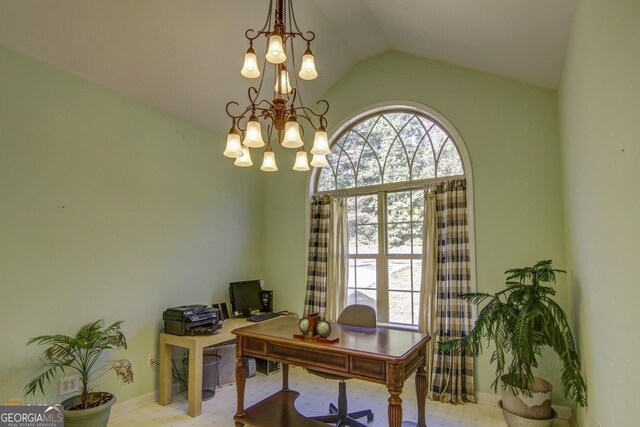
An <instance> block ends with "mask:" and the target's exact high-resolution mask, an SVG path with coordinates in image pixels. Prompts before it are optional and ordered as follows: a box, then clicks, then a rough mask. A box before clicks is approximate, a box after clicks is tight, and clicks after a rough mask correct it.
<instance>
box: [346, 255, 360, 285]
mask: <svg viewBox="0 0 640 427" xmlns="http://www.w3.org/2000/svg"><path fill="white" fill-rule="evenodd" d="M357 273H358V272H357V271H356V260H355V259H350V260H349V272H348V273H347V274H348V277H347V287H349V288H355V287H356V276H357Z"/></svg>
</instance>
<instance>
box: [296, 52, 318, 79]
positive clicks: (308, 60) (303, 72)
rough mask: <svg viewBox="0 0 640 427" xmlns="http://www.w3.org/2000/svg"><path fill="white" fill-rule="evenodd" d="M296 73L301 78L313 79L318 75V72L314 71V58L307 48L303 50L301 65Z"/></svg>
mask: <svg viewBox="0 0 640 427" xmlns="http://www.w3.org/2000/svg"><path fill="white" fill-rule="evenodd" d="M298 75H299V76H300V78H301V79H302V80H313V79H315V78H316V77H318V72H317V71H316V60H315V58H314V57H313V53H311V49H309V48H307V50H305V51H304V55H303V56H302V66H301V67H300V72H299V73H298Z"/></svg>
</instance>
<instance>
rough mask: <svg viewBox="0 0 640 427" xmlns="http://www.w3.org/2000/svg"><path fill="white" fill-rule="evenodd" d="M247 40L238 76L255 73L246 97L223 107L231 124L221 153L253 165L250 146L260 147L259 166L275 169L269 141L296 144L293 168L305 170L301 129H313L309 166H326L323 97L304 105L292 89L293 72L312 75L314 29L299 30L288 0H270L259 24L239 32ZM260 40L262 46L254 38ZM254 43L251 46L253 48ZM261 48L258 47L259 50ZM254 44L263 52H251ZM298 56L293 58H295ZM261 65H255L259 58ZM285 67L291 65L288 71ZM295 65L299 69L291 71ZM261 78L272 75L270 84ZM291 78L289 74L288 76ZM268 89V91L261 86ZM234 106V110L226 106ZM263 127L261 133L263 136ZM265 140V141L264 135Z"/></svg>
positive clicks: (295, 87)
mask: <svg viewBox="0 0 640 427" xmlns="http://www.w3.org/2000/svg"><path fill="white" fill-rule="evenodd" d="M245 37H246V39H247V41H248V42H249V43H248V44H249V47H248V48H247V50H246V52H245V55H244V64H243V66H242V69H241V71H240V74H242V75H243V76H244V77H246V78H249V79H258V82H257V83H256V85H255V86H249V88H248V90H247V95H248V98H249V102H248V104H247V105H246V106H245V107H242V106H241V105H240V104H239V103H238V102H235V101H231V102H229V103H227V107H226V112H227V115H228V116H229V118H231V121H232V126H231V130H230V131H229V134H228V135H227V145H226V147H225V150H224V153H223V154H224V155H225V156H227V157H230V158H235V163H234V164H235V165H237V166H242V167H247V166H251V165H253V162H252V161H251V154H250V149H258V148H262V147H265V145H266V148H264V155H263V161H262V166H261V167H260V169H262V170H263V171H267V172H273V171H277V170H278V167H277V166H276V162H275V152H274V151H273V148H272V144H271V141H273V144H274V145H275V144H276V142H277V143H278V144H280V145H281V146H282V147H284V148H290V149H296V150H297V152H296V160H295V163H294V165H293V169H294V170H296V171H308V170H309V163H308V157H307V152H308V149H306V148H305V143H304V140H303V139H302V136H303V135H311V134H312V133H313V134H314V141H313V147H312V148H311V150H309V151H311V153H312V154H313V159H312V161H311V165H312V166H314V167H324V166H327V165H328V163H327V159H326V156H327V155H328V154H330V152H331V151H330V149H329V141H328V138H327V132H326V131H325V129H326V127H327V121H326V119H325V115H326V114H327V111H328V110H329V103H328V102H327V101H325V100H320V101H318V102H317V104H316V107H315V108H310V107H307V106H306V105H304V103H303V102H302V97H301V93H300V91H299V89H298V78H300V79H301V80H304V81H306V80H313V79H315V78H316V77H318V71H317V70H316V64H315V58H314V56H313V53H312V51H311V43H312V42H313V40H314V39H315V37H316V35H315V34H314V33H313V32H312V31H304V32H303V31H302V30H300V28H299V27H298V24H297V22H296V18H295V14H294V11H293V0H270V1H269V9H268V14H267V19H266V22H265V23H264V25H263V27H262V29H260V30H253V29H249V30H247V31H246V32H245ZM296 39H298V40H300V42H301V44H303V46H304V44H306V50H304V52H302V55H300V53H301V52H295V49H294V47H295V46H299V44H298V43H294V40H296ZM260 40H264V44H260V45H261V46H263V47H259V46H260V45H259V44H257V42H258V41H260ZM254 45H255V46H256V47H255V49H254ZM263 49H264V50H263ZM256 50H258V51H261V50H262V52H264V56H263V57H262V58H260V56H261V55H260V54H256ZM297 59H298V61H297ZM259 61H260V62H262V65H260V62H259ZM288 70H292V73H293V74H292V75H289V72H288ZM295 70H300V71H299V72H298V73H295ZM265 76H268V77H266V78H268V79H273V80H272V82H273V86H272V85H271V83H269V80H267V83H266V84H263V83H265V82H264V79H265ZM291 79H293V80H291ZM271 88H273V92H272V93H271V94H268V93H263V92H271ZM232 110H239V111H232ZM263 131H264V132H265V133H264V137H266V139H263ZM265 140H266V141H268V142H269V143H268V144H265V142H264V141H265Z"/></svg>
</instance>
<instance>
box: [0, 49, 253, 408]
mask: <svg viewBox="0 0 640 427" xmlns="http://www.w3.org/2000/svg"><path fill="white" fill-rule="evenodd" d="M223 148H224V135H217V134H214V133H212V132H211V131H209V130H207V129H204V128H202V127H200V126H197V125H194V124H192V123H189V122H186V121H184V120H181V119H178V118H176V117H175V116H173V115H170V114H166V113H163V112H161V111H158V110H156V109H153V108H150V107H147V106H144V105H141V104H139V103H137V102H134V101H132V100H131V99H128V98H126V97H124V96H122V95H119V94H116V93H114V92H112V91H110V90H107V89H105V88H103V87H101V86H99V85H97V84H95V83H91V82H88V81H85V80H83V79H80V78H78V77H76V76H73V75H71V74H69V73H67V72H64V71H62V70H59V69H57V68H55V67H52V66H49V65H46V64H43V63H41V62H38V61H35V60H33V59H31V58H28V57H26V56H23V55H21V54H18V53H16V52H13V51H11V50H8V49H6V48H2V47H0V199H1V207H0V212H1V214H0V236H1V240H0V325H1V326H0V328H1V330H2V345H3V347H4V350H3V352H2V357H0V403H3V402H5V401H6V399H8V398H11V397H20V396H22V387H23V385H24V384H25V383H26V381H27V380H28V379H30V377H31V376H32V375H33V373H34V369H35V368H36V367H37V366H38V364H39V360H38V355H39V349H38V348H35V347H26V346H25V342H26V341H27V339H28V338H30V337H33V336H36V335H41V334H51V333H65V334H73V333H75V332H76V331H77V329H78V328H79V327H80V326H81V325H82V324H84V323H86V322H89V321H92V320H94V319H98V318H104V319H106V320H107V321H108V322H113V321H116V320H119V319H122V320H125V322H126V323H125V324H124V332H125V333H126V336H127V338H128V340H129V344H130V347H129V349H128V350H127V351H124V352H122V353H121V354H117V355H114V354H110V355H109V357H127V358H129V359H131V361H132V363H133V365H134V369H135V383H134V384H132V385H128V386H124V387H121V386H120V385H119V384H117V382H116V380H115V375H111V374H109V375H106V376H105V377H103V379H102V380H101V384H100V385H99V388H100V389H102V390H108V391H113V392H115V393H116V394H117V396H118V398H119V400H120V401H121V402H122V401H124V400H126V399H129V398H132V397H135V396H140V395H142V394H145V393H148V392H151V391H153V390H155V389H156V388H157V379H156V378H157V376H156V375H155V371H156V369H154V368H150V367H147V356H148V354H149V353H153V352H156V351H157V336H158V331H159V328H160V325H161V319H162V312H163V310H164V309H165V308H167V307H170V306H175V305H181V304H190V303H208V304H210V303H212V302H214V301H219V300H226V299H227V287H228V283H229V282H230V281H232V280H234V279H235V280H238V279H248V278H254V277H258V276H260V274H261V261H260V235H261V234H260V232H259V216H258V215H256V214H255V212H256V211H257V209H258V207H259V204H258V201H259V199H260V181H259V178H258V176H259V175H258V173H257V172H256V170H255V169H252V170H247V169H242V170H241V169H239V168H235V167H233V166H232V163H231V162H229V161H228V159H226V158H224V157H222V155H221V152H222V150H223ZM56 396H57V382H56V388H55V389H52V390H50V392H49V393H48V395H47V397H48V398H55V397H56ZM39 397H41V396H39Z"/></svg>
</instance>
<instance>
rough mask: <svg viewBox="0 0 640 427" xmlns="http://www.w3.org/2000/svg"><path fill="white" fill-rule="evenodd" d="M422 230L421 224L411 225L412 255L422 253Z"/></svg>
mask: <svg viewBox="0 0 640 427" xmlns="http://www.w3.org/2000/svg"><path fill="white" fill-rule="evenodd" d="M422 228H423V227H422V223H421V222H414V223H412V236H413V239H412V244H413V253H414V254H421V253H422Z"/></svg>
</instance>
